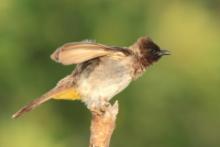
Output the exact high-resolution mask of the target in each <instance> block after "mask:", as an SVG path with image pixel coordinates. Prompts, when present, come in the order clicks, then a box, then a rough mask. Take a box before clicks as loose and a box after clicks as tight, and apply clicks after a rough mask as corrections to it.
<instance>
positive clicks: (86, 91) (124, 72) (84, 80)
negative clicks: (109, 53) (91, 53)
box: [78, 58, 132, 105]
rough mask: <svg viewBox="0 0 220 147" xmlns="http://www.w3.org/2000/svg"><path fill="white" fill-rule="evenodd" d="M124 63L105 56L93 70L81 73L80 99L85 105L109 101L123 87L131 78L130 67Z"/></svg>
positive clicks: (79, 84) (79, 83)
mask: <svg viewBox="0 0 220 147" xmlns="http://www.w3.org/2000/svg"><path fill="white" fill-rule="evenodd" d="M125 63H126V61H124V62H123V61H122V62H120V63H118V61H115V60H112V59H108V58H107V59H106V58H105V59H104V62H103V61H100V63H99V64H97V65H96V66H95V68H94V70H91V71H90V72H89V73H88V71H87V72H85V73H82V75H81V76H80V79H79V81H78V88H79V91H80V94H81V95H82V100H83V101H84V102H85V103H86V104H87V105H91V104H92V103H100V101H109V100H110V99H111V98H112V97H114V96H115V95H116V94H118V93H119V92H121V91H122V90H123V89H125V88H126V87H127V86H128V85H129V83H130V82H131V80H132V77H131V72H132V71H131V68H130V67H129V66H127V64H125Z"/></svg>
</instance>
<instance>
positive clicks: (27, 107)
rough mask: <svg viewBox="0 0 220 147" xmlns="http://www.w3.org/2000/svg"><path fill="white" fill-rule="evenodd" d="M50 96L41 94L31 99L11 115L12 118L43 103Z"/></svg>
mask: <svg viewBox="0 0 220 147" xmlns="http://www.w3.org/2000/svg"><path fill="white" fill-rule="evenodd" d="M50 99H51V97H50V96H49V97H48V96H46V95H43V96H42V97H39V98H37V99H35V100H33V101H31V102H30V103H29V104H28V105H26V106H24V107H23V108H21V109H20V110H18V111H17V112H16V113H15V114H13V115H12V118H18V117H20V116H21V115H23V114H24V113H26V112H29V111H31V110H33V109H34V108H36V107H37V106H39V105H41V104H43V103H45V102H46V101H48V100H50Z"/></svg>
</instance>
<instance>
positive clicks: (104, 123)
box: [89, 101, 118, 147]
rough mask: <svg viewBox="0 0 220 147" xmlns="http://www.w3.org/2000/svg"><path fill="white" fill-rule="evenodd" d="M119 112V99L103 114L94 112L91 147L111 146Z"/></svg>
mask: <svg viewBox="0 0 220 147" xmlns="http://www.w3.org/2000/svg"><path fill="white" fill-rule="evenodd" d="M117 114H118V101H116V102H115V104H114V105H109V106H108V107H107V109H106V110H105V112H103V114H101V115H100V114H97V113H96V112H92V121H91V127H90V131H91V135H90V145H89V147H109V144H110V140H111V136H112V133H113V131H114V129H115V121H116V118H117Z"/></svg>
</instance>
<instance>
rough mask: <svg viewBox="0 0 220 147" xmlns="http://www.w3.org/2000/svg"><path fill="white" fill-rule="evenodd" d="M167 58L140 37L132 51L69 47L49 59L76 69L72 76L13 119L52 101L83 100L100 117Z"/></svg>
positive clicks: (83, 45)
mask: <svg viewBox="0 0 220 147" xmlns="http://www.w3.org/2000/svg"><path fill="white" fill-rule="evenodd" d="M164 55H170V52H169V51H168V50H164V49H161V48H160V47H159V46H158V45H157V44H156V43H154V41H153V40H152V39H151V38H150V37H147V36H142V37H139V38H138V39H137V41H136V42H135V43H134V44H132V45H131V46H129V47H117V46H109V45H104V44H100V43H97V42H95V41H89V40H87V41H81V42H71V43H66V44H64V45H62V46H61V47H59V48H58V49H56V50H55V51H54V52H53V53H52V54H51V56H50V57H51V59H52V60H54V61H55V62H58V63H61V64H63V65H76V66H75V69H74V70H73V72H72V73H71V74H69V75H67V76H66V77H64V78H63V79H61V80H60V81H59V82H58V83H57V84H56V86H55V87H54V88H52V89H51V90H49V91H48V92H46V93H45V94H43V95H42V96H40V97H38V98H36V99H34V100H32V101H31V102H30V103H29V104H27V105H26V106H24V107H23V108H21V109H20V110H19V111H17V112H16V113H15V114H13V115H12V118H17V117H19V116H21V115H23V114H24V113H25V112H29V111H31V110H33V109H34V108H36V107H38V106H39V105H41V104H43V103H45V102H47V101H49V100H52V99H55V100H81V101H82V102H83V103H85V105H86V106H87V108H88V109H89V110H91V111H92V112H97V113H101V112H103V111H104V110H105V108H106V107H108V106H109V104H110V102H109V101H110V100H111V99H112V98H113V97H114V96H115V95H117V94H118V93H120V92H121V91H122V90H124V89H125V88H126V87H128V85H129V84H130V83H131V82H132V81H134V80H136V79H138V78H139V77H140V76H142V75H143V73H144V72H145V71H146V69H147V68H148V67H149V66H150V65H152V64H153V63H155V62H156V61H158V60H159V59H160V58H161V57H162V56H164Z"/></svg>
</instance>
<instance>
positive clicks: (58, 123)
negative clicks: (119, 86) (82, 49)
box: [0, 0, 220, 147]
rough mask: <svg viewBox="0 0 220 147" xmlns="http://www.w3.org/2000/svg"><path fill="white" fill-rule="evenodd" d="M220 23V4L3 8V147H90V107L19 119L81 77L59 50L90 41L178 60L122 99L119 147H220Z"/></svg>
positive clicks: (170, 1) (31, 3)
mask: <svg viewBox="0 0 220 147" xmlns="http://www.w3.org/2000/svg"><path fill="white" fill-rule="evenodd" d="M219 13H220V1H219V0H194V1H190V0H182V1H181V0H167V1H162V0H135V1H132V0H121V1H118V0H87V1H86V0H81V1H76V0H72V1H70V0H62V1H60V0H46V1H42V0H39V1H37V0H17V1H16V0H1V4H0V70H1V72H0V110H1V111H0V146H2V147H72V146H77V147H83V146H87V144H88V139H89V123H90V114H89V112H88V110H86V108H85V106H84V105H83V104H82V103H80V102H77V101H76V102H70V101H50V102H48V103H46V104H44V105H42V106H41V107H39V108H38V109H36V110H35V111H33V112H31V113H28V114H26V115H25V116H24V117H22V118H20V119H18V120H11V119H10V115H11V114H12V113H13V112H15V111H16V110H17V109H18V108H20V107H21V106H22V105H24V104H25V103H27V102H28V101H30V100H32V99H33V98H35V97H37V96H40V95H41V94H43V93H44V92H45V91H47V90H48V89H50V88H52V87H53V86H54V85H55V83H56V81H58V80H59V79H61V78H62V77H64V76H65V75H67V74H69V73H70V72H71V71H72V69H73V68H74V67H73V66H66V67H64V66H61V65H59V64H56V63H54V62H52V61H51V60H50V59H49V55H50V53H51V52H53V51H54V49H55V48H56V47H58V46H60V45H62V44H63V43H66V42H71V41H80V40H83V39H96V40H97V42H100V43H106V44H110V45H119V46H127V45H130V44H132V43H133V42H134V41H135V40H136V39H137V38H138V37H139V36H143V35H149V36H150V37H152V38H153V39H154V40H155V41H156V42H157V43H158V44H159V45H160V46H161V47H162V48H166V49H169V50H170V51H171V52H172V56H169V57H164V58H163V59H162V60H160V62H159V63H157V64H155V65H154V66H152V67H151V68H149V70H148V71H147V72H146V74H145V75H144V76H143V77H142V78H140V79H138V80H137V81H135V82H134V83H132V84H131V85H130V86H129V88H127V89H126V90H125V91H123V92H122V93H121V94H119V95H118V96H117V97H116V98H115V99H119V102H120V114H119V117H118V121H117V129H116V131H115V132H114V136H113V139H112V142H111V146H112V147H119V146H120V147H134V146H137V147H145V146H148V147H207V146H210V147H219V146H220V140H219V138H220V117H219V114H220V99H219V97H220V92H219V88H220V76H219V72H220V61H219V60H220V59H219V54H220V17H219Z"/></svg>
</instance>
